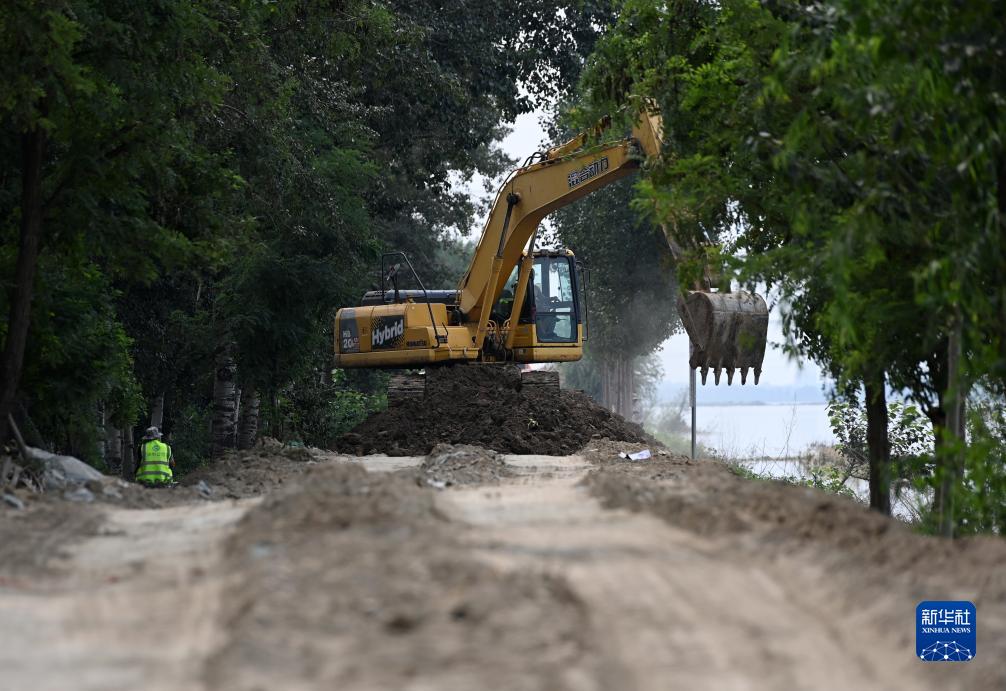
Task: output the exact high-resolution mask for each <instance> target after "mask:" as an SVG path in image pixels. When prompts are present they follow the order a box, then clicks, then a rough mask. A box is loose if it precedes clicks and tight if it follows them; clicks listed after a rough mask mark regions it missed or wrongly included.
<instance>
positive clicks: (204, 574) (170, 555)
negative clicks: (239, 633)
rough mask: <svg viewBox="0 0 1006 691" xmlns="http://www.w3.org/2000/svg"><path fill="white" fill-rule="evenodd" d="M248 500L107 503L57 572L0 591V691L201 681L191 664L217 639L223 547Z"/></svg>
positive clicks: (183, 685)
mask: <svg viewBox="0 0 1006 691" xmlns="http://www.w3.org/2000/svg"><path fill="white" fill-rule="evenodd" d="M256 502H257V500H255V499H250V500H242V501H240V502H232V501H227V502H216V503H202V504H191V505H183V506H176V507H172V508H167V509H155V510H150V509H148V510H122V509H115V510H110V511H108V512H107V513H106V514H105V515H104V520H103V521H102V522H101V523H100V524H99V527H98V529H97V534H96V535H94V536H91V537H88V538H86V539H84V540H81V541H78V542H74V543H71V544H69V545H67V546H65V547H64V548H63V555H61V556H63V557H64V559H63V560H62V563H60V564H59V569H58V571H57V572H56V573H54V574H51V575H49V576H43V577H41V578H35V579H32V580H31V581H30V582H26V581H21V582H19V583H18V584H17V586H16V587H3V588H0V621H3V622H4V623H5V625H4V626H0V670H2V678H0V687H2V688H5V689H33V690H35V691H45V690H49V689H51V690H52V691H65V690H66V689H76V690H90V689H94V690H95V691H99V690H100V691H114V690H117V689H123V690H124V691H125V690H127V689H128V690H129V691H134V690H135V689H145V690H150V691H158V690H160V689H192V690H198V689H201V688H204V687H203V685H202V683H201V671H202V670H201V665H200V664H199V661H200V659H202V658H203V657H204V656H206V655H207V654H208V653H209V652H210V651H212V650H213V649H214V648H216V647H217V646H219V645H220V644H221V642H222V641H221V630H220V627H219V612H220V606H221V601H222V596H223V593H224V590H225V582H226V574H225V573H224V571H223V570H222V568H221V567H222V564H223V560H222V556H223V552H222V546H223V543H224V541H225V538H226V536H227V535H229V534H230V532H231V531H233V529H234V526H235V525H236V523H237V522H238V520H239V519H240V518H241V517H242V516H243V515H244V513H245V511H246V510H247V509H248V508H249V507H250V506H251V505H253V504H254V503H256ZM12 623H16V624H15V625H11V624H12Z"/></svg>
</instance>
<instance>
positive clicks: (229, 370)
mask: <svg viewBox="0 0 1006 691" xmlns="http://www.w3.org/2000/svg"><path fill="white" fill-rule="evenodd" d="M236 376H237V365H236V364H235V362H234V351H233V349H232V347H231V346H230V345H228V346H225V347H224V348H222V349H221V350H220V352H219V353H217V358H216V375H215V377H214V380H213V423H212V428H211V429H212V437H211V444H212V446H211V455H212V457H213V458H219V457H220V456H221V455H222V454H223V453H224V452H225V451H226V450H227V449H233V448H234V444H235V442H236V441H237V434H236V429H235V428H236V425H235V424H234V413H235V411H236V409H237V405H238V401H237V383H236V381H235V379H236Z"/></svg>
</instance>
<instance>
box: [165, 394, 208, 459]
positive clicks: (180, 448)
mask: <svg viewBox="0 0 1006 691" xmlns="http://www.w3.org/2000/svg"><path fill="white" fill-rule="evenodd" d="M210 414H211V411H210V406H209V405H205V404H204V405H197V404H195V403H189V404H186V405H185V407H183V408H182V409H181V410H179V411H177V412H176V413H175V415H174V416H173V418H172V432H171V434H170V435H169V436H168V439H167V442H168V443H169V444H170V445H171V453H172V456H174V459H175V475H176V476H177V477H183V476H184V475H185V474H186V473H190V472H192V471H193V470H196V469H197V468H199V467H201V466H203V465H205V464H206V463H207V461H209V458H210Z"/></svg>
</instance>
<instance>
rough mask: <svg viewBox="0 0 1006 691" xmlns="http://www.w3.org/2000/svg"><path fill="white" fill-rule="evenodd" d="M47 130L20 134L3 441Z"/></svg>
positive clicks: (19, 351)
mask: <svg viewBox="0 0 1006 691" xmlns="http://www.w3.org/2000/svg"><path fill="white" fill-rule="evenodd" d="M44 156H45V131H44V130H43V129H42V128H41V127H36V128H35V129H34V130H32V131H31V132H26V133H25V134H23V135H21V237H20V245H19V246H18V253H17V265H16V267H15V269H14V292H13V295H12V296H11V300H10V315H9V317H8V321H7V341H6V343H5V344H4V351H3V361H2V363H0V441H5V440H6V439H7V434H8V429H7V416H8V415H9V414H10V412H11V410H12V409H13V406H14V399H15V397H16V395H17V388H18V384H19V383H20V382H21V368H22V365H23V364H24V350H25V344H26V342H27V340H28V325H29V324H30V319H31V298H32V291H33V289H34V285H35V271H36V269H37V268H38V248H39V243H40V239H41V236H42V161H43V158H44Z"/></svg>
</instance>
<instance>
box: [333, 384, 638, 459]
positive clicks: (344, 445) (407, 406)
mask: <svg viewBox="0 0 1006 691" xmlns="http://www.w3.org/2000/svg"><path fill="white" fill-rule="evenodd" d="M427 377H428V378H427V383H426V396H425V397H423V398H416V399H410V400H406V401H402V402H400V403H398V404H395V405H392V406H391V407H389V408H388V409H387V410H384V411H382V412H380V413H377V414H375V415H372V416H371V417H370V418H368V419H367V420H365V421H364V422H363V423H361V424H360V425H358V426H357V427H356V428H355V429H354V430H352V431H351V432H348V433H347V434H345V435H343V436H342V437H341V438H340V439H339V440H338V442H337V443H336V448H337V449H338V450H339V451H343V452H347V453H355V454H358V455H363V454H370V453H386V454H388V455H391V456H396V455H397V456H408V455H420V454H427V453H429V452H430V451H431V450H432V449H433V447H434V446H436V445H437V444H440V443H446V444H474V445H478V446H483V447H485V448H488V449H493V450H494V451H498V452H501V453H536V454H548V455H564V454H570V453H573V452H574V451H576V450H578V449H580V448H581V447H582V446H583V445H584V444H585V443H586V442H588V441H590V439H591V438H594V437H598V438H599V437H607V438H609V439H614V440H618V441H630V442H633V441H638V442H650V441H652V440H650V439H649V437H648V436H647V435H646V433H645V432H643V429H642V428H641V427H640V426H639V425H636V424H634V423H631V422H627V421H626V420H624V419H623V418H622V417H621V416H619V415H615V414H613V413H610V412H609V411H607V410H605V409H604V408H602V407H601V406H599V405H597V404H596V403H595V402H594V401H593V400H591V398H590V397H589V396H587V395H585V394H583V393H582V392H579V391H557V390H555V389H551V388H547V387H541V386H522V385H521V380H520V371H519V370H518V368H517V367H515V366H512V365H506V366H504V365H455V366H448V367H441V368H437V369H433V370H428V374H427Z"/></svg>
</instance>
